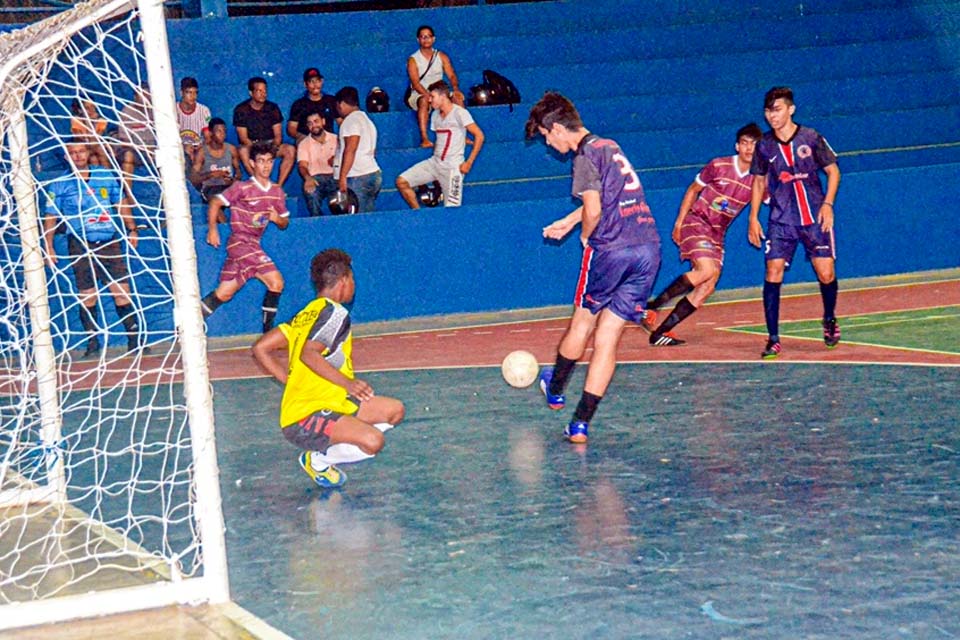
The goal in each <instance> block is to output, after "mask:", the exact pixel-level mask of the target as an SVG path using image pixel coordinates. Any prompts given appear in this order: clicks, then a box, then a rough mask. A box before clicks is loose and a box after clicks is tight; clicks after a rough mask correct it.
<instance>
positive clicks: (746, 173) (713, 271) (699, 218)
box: [643, 122, 763, 347]
mask: <svg viewBox="0 0 960 640" xmlns="http://www.w3.org/2000/svg"><path fill="white" fill-rule="evenodd" d="M762 135H763V132H762V131H760V127H758V126H757V125H756V123H753V122H751V123H750V124H748V125H745V126H743V127H741V128H740V129H739V130H738V131H737V137H736V144H735V145H734V149H735V150H736V152H737V153H736V155H734V156H722V157H720V158H714V159H713V160H711V161H710V162H709V163H707V166H705V167H704V168H703V169H701V170H700V173H698V174H697V177H696V178H695V179H694V181H693V182H692V183H691V184H690V186H689V187H687V192H686V193H685V194H683V200H681V201H680V212H679V213H678V214H677V221H676V222H675V223H674V225H673V241H674V242H676V243H677V246H678V247H680V258H681V260H689V261H690V265H691V266H692V267H693V268H692V269H691V270H690V271H688V272H686V273H684V274H683V275H681V276H678V277H677V279H676V280H674V281H673V282H671V283H670V284H669V285H668V286H667V288H666V289H664V290H663V291H662V292H660V294H659V295H658V296H657V297H656V298H655V299H654V300H653V301H652V302H651V303H650V304H649V305H648V306H647V316H646V318H644V321H643V326H644V328H646V329H648V330H649V331H650V344H652V345H654V346H661V347H662V346H675V345H679V344H683V342H684V341H683V340H679V339H677V338H676V337H675V336H673V335H672V334H671V333H670V331H671V330H672V329H673V328H674V327H675V326H677V325H678V324H680V322H682V321H683V320H684V318H686V317H688V316H689V315H690V314H692V313H693V312H694V311H696V310H697V309H699V308H700V307H701V306H703V303H704V302H706V301H707V298H709V297H710V294H711V293H713V290H714V289H715V288H716V286H717V280H719V279H720V271H721V270H722V269H723V251H724V249H723V240H724V236H726V234H727V228H728V227H729V226H730V224H731V223H732V222H733V220H734V218H736V217H737V215H738V214H739V213H740V212H741V211H742V210H743V209H744V207H746V206H747V205H748V204H749V203H750V197H751V193H752V188H753V180H754V176H752V175H750V164H751V163H752V162H753V150H754V148H755V147H756V144H757V141H758V140H760V137H761V136H762ZM691 292H692V293H691ZM688 293H689V294H690V295H689V296H688V295H687V294H688ZM677 296H683V297H682V298H680V301H679V302H677V304H676V306H675V307H674V308H673V311H671V312H670V315H669V316H667V317H666V319H665V320H664V321H663V322H662V323H660V325H659V326H657V324H656V319H657V313H656V311H654V310H655V309H659V308H660V307H662V306H663V305H665V304H666V303H667V302H669V301H670V300H672V299H673V298H675V297H677ZM654 327H656V328H654Z"/></svg>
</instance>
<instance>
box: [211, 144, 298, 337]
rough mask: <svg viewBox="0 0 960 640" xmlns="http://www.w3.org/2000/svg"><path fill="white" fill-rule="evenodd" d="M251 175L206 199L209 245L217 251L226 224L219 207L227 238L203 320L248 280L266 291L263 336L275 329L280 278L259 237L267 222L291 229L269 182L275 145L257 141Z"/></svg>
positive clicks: (279, 193)
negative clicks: (227, 229) (226, 217)
mask: <svg viewBox="0 0 960 640" xmlns="http://www.w3.org/2000/svg"><path fill="white" fill-rule="evenodd" d="M250 155H251V156H252V157H253V174H252V175H251V176H250V179H249V180H247V181H245V182H234V183H233V184H232V185H230V187H229V188H227V190H226V191H223V192H222V193H218V194H217V195H215V196H213V197H212V198H211V199H210V206H209V208H208V209H207V223H208V224H209V229H208V231H207V244H209V245H210V246H212V247H217V248H219V247H220V230H219V229H218V228H217V223H218V222H222V221H223V220H224V217H223V213H222V212H223V208H224V207H230V239H229V240H228V241H227V259H226V260H225V261H224V263H223V269H221V271H220V284H218V285H217V288H216V289H215V290H213V291H211V292H210V293H208V294H207V295H206V296H204V298H203V300H201V301H200V308H201V310H202V312H203V317H204V318H207V317H209V316H210V315H211V314H212V313H213V312H214V311H216V310H217V308H219V307H220V305H222V304H223V303H224V302H228V301H229V300H231V299H232V298H233V296H234V295H236V293H237V292H238V291H239V290H240V289H241V288H243V286H244V285H245V284H246V283H247V281H248V280H250V278H257V279H258V280H260V281H261V282H263V284H264V285H266V287H267V292H266V293H265V294H264V296H263V304H262V305H261V311H262V312H263V315H262V320H263V325H262V326H263V332H264V333H266V332H267V331H269V330H270V329H271V328H273V321H274V319H275V318H276V317H277V307H278V305H279V304H280V294H281V293H283V284H284V283H283V276H282V275H281V274H280V270H279V269H277V265H276V264H274V262H273V260H271V259H270V256H268V255H267V253H266V252H265V251H264V250H263V247H262V246H261V245H260V238H262V237H263V232H264V231H265V230H266V228H267V225H268V224H270V223H271V222H272V223H273V224H275V225H277V226H278V227H280V228H281V229H286V228H287V226H288V225H289V224H290V213H289V211H287V196H286V194H285V193H284V192H283V189H281V188H280V186H279V185H277V184H274V183H273V182H271V181H270V174H271V173H273V161H274V156H273V145H272V144H270V142H258V143H256V144H254V145H253V147H252V148H251V149H250Z"/></svg>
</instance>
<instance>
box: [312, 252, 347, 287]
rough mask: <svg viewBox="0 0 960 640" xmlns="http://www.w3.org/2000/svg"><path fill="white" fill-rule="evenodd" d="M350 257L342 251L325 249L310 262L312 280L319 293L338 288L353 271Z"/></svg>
mask: <svg viewBox="0 0 960 640" xmlns="http://www.w3.org/2000/svg"><path fill="white" fill-rule="evenodd" d="M352 263H353V261H352V260H351V258H350V256H349V255H348V254H347V252H346V251H342V250H340V249H325V250H323V251H321V252H320V253H318V254H317V255H315V256H313V259H312V260H311V261H310V280H312V281H313V286H314V287H315V288H316V290H317V293H320V292H321V291H326V290H327V289H329V288H331V287H334V286H336V284H337V282H339V281H340V279H341V278H343V277H344V276H346V275H348V274H349V273H350V271H351V269H352V266H351V265H352Z"/></svg>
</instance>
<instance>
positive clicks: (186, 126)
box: [177, 76, 210, 166]
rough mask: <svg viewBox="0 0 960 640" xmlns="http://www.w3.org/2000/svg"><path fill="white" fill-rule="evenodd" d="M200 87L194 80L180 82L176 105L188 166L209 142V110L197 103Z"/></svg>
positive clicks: (181, 139)
mask: <svg viewBox="0 0 960 640" xmlns="http://www.w3.org/2000/svg"><path fill="white" fill-rule="evenodd" d="M199 92H200V85H199V84H198V83H197V79H196V78H191V77H189V76H187V77H186V78H183V79H182V80H180V102H178V103H177V124H178V125H179V126H180V141H181V142H182V143H183V153H184V155H185V157H186V158H187V166H190V165H191V164H192V163H193V161H194V160H196V158H197V154H198V153H200V150H201V149H202V148H203V145H204V144H205V143H209V142H210V130H209V127H210V109H208V108H207V106H206V105H204V104H201V103H199V102H197V94H198V93H199Z"/></svg>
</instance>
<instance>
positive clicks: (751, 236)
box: [747, 218, 763, 249]
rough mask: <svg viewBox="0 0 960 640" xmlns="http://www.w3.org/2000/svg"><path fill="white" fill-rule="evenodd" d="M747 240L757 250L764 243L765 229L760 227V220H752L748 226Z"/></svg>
mask: <svg viewBox="0 0 960 640" xmlns="http://www.w3.org/2000/svg"><path fill="white" fill-rule="evenodd" d="M747 240H749V241H750V244H752V245H753V246H755V247H756V248H757V249H759V248H760V243H761V242H762V241H763V227H761V226H760V221H759V220H754V219H753V218H751V219H750V222H749V224H748V226H747Z"/></svg>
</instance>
